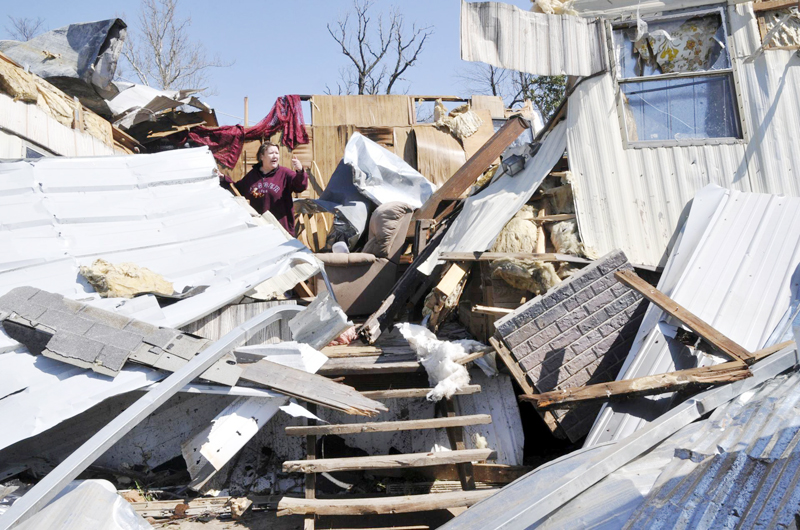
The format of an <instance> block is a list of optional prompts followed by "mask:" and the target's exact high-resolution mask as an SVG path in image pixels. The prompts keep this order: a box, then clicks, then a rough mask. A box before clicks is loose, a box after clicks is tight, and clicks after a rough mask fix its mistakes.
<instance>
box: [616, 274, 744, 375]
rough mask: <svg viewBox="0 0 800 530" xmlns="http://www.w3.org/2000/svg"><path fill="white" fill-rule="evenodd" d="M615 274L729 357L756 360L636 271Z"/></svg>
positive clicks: (739, 359)
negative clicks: (640, 276)
mask: <svg viewBox="0 0 800 530" xmlns="http://www.w3.org/2000/svg"><path fill="white" fill-rule="evenodd" d="M614 276H615V277H616V278H617V280H619V281H620V282H621V283H623V284H625V285H627V286H628V287H630V288H631V289H634V290H635V291H638V292H639V293H641V295H642V296H644V297H645V298H647V299H648V300H650V301H651V302H653V303H654V304H655V305H657V306H658V307H660V308H661V310H662V311H664V312H665V313H667V314H668V315H670V316H671V317H673V318H675V319H677V320H679V321H680V322H681V323H683V324H684V325H685V326H686V327H688V328H689V329H691V330H692V331H694V332H695V333H697V334H698V335H700V336H701V337H703V338H704V339H705V340H706V342H708V343H709V344H711V345H712V346H713V347H714V348H716V349H717V350H719V351H721V352H722V353H724V354H725V355H727V356H728V357H731V358H733V359H735V360H737V361H741V362H744V363H747V364H752V363H753V362H754V361H755V359H754V358H753V356H752V355H751V354H750V352H748V351H747V350H745V349H744V348H742V347H741V346H739V345H738V344H736V343H735V342H734V341H732V340H731V339H729V338H728V337H726V336H725V335H723V334H722V333H720V332H719V331H717V330H716V329H714V328H713V327H711V326H710V325H709V324H707V323H706V322H704V321H703V320H701V319H700V318H699V317H697V316H696V315H695V314H694V313H692V312H690V311H689V310H688V309H686V308H685V307H683V306H681V305H680V304H678V303H677V302H675V301H674V300H672V299H671V298H670V297H668V296H667V295H665V294H664V293H662V292H661V291H659V290H658V289H656V288H655V287H653V286H652V285H650V284H649V283H647V282H646V281H644V280H643V279H641V278H639V276H638V275H637V274H636V273H635V272H633V271H617V272H616V273H614Z"/></svg>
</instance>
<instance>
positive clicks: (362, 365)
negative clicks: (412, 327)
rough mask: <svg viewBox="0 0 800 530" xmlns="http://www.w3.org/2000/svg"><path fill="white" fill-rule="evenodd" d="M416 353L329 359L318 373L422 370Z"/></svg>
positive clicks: (365, 373)
mask: <svg viewBox="0 0 800 530" xmlns="http://www.w3.org/2000/svg"><path fill="white" fill-rule="evenodd" d="M422 370H424V368H422V365H421V364H419V361H418V360H417V355H416V354H415V353H411V354H399V355H375V356H370V357H349V358H348V357H341V358H336V359H328V361H326V362H325V364H324V365H322V368H320V369H319V370H318V371H317V373H318V374H319V375H324V376H332V375H368V374H397V373H411V372H417V371H422Z"/></svg>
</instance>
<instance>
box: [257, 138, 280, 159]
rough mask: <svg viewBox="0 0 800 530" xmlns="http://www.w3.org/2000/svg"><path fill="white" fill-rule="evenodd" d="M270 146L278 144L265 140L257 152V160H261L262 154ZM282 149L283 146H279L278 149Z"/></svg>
mask: <svg viewBox="0 0 800 530" xmlns="http://www.w3.org/2000/svg"><path fill="white" fill-rule="evenodd" d="M270 147H278V146H277V145H275V144H273V143H272V142H264V143H263V144H261V146H260V147H259V148H258V152H257V153H256V160H258V161H259V162H261V156H262V155H263V154H264V153H266V152H267V149H269V148H270ZM280 149H281V148H280V147H278V151H280Z"/></svg>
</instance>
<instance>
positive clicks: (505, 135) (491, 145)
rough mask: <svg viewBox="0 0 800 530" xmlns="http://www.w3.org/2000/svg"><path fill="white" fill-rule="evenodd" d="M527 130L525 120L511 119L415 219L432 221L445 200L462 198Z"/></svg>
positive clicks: (435, 194)
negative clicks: (440, 204)
mask: <svg viewBox="0 0 800 530" xmlns="http://www.w3.org/2000/svg"><path fill="white" fill-rule="evenodd" d="M527 128H528V124H527V122H525V121H524V120H522V119H520V118H511V119H509V120H508V121H507V122H506V123H505V125H503V127H501V128H500V130H499V131H497V132H496V133H495V134H494V136H492V138H491V139H490V140H489V141H488V142H486V143H485V144H484V145H483V146H482V147H481V148H480V149H478V151H477V152H476V153H475V155H474V156H472V158H470V159H469V160H467V162H466V163H465V164H464V165H463V166H461V168H460V169H459V170H458V171H457V172H456V174H455V175H453V176H452V178H450V179H449V180H448V181H447V183H446V184H445V185H443V186H442V187H441V188H439V189H438V190H436V192H435V193H434V194H433V195H432V196H431V197H430V198H429V199H428V200H427V201H426V202H425V204H423V205H422V207H421V208H420V209H418V210H417V211H416V212H414V219H432V218H433V216H434V215H435V214H436V210H437V208H438V206H439V203H440V202H441V201H442V200H443V199H454V198H458V197H460V196H461V195H462V194H463V193H464V192H465V191H466V190H467V189H468V188H469V187H470V186H472V185H473V184H474V183H475V181H476V180H478V177H480V176H481V175H482V174H483V172H484V171H486V169H487V168H488V167H489V166H490V165H491V163H492V162H493V161H494V160H495V159H496V158H497V157H498V156H500V155H501V154H503V151H505V150H506V148H507V147H508V146H509V145H511V144H512V143H513V142H514V141H515V140H516V139H517V138H519V135H520V134H522V131H524V130H525V129H527Z"/></svg>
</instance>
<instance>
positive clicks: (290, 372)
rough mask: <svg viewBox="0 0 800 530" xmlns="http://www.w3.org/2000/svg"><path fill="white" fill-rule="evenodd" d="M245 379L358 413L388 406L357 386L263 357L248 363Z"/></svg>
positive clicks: (365, 413) (367, 413) (379, 409)
mask: <svg viewBox="0 0 800 530" xmlns="http://www.w3.org/2000/svg"><path fill="white" fill-rule="evenodd" d="M241 378H242V379H244V380H247V381H251V382H253V383H256V384H258V385H261V386H264V387H266V388H271V389H273V390H275V391H276V392H280V393H281V394H286V395H287V396H291V397H294V398H297V399H301V400H303V401H308V402H310V403H315V404H317V405H320V406H323V407H327V408H331V409H334V410H339V411H342V412H344V413H346V414H355V415H359V416H375V415H377V414H379V413H380V412H384V411H387V410H388V409H387V408H386V407H385V406H384V405H383V404H382V403H380V402H378V401H374V400H372V399H369V398H366V397H364V396H362V395H361V394H360V393H359V392H358V391H357V390H355V389H354V388H352V387H349V386H347V385H343V384H341V383H335V382H333V381H331V380H330V379H328V378H326V377H322V376H320V375H316V374H310V373H307V372H303V371H302V370H296V369H294V368H289V367H288V366H282V365H280V364H277V363H273V362H270V361H267V360H265V359H264V360H261V361H258V362H257V363H254V364H250V365H247V366H246V367H245V369H244V371H243V372H242V376H241Z"/></svg>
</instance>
